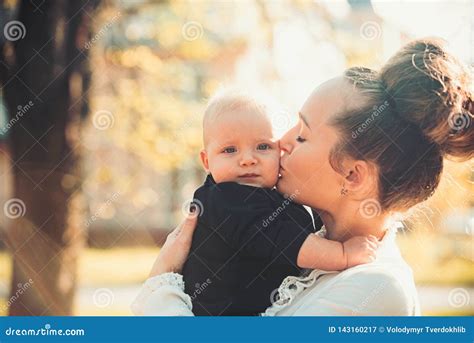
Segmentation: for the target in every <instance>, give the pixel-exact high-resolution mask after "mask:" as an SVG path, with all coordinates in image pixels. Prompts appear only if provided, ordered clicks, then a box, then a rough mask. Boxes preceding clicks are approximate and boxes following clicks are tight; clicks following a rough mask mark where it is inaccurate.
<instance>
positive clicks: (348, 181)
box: [344, 160, 374, 192]
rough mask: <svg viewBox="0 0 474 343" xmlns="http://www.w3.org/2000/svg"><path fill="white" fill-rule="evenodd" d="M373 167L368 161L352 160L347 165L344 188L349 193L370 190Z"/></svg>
mask: <svg viewBox="0 0 474 343" xmlns="http://www.w3.org/2000/svg"><path fill="white" fill-rule="evenodd" d="M373 173H374V170H373V167H372V165H371V164H370V163H369V162H367V161H362V160H352V161H350V162H348V163H347V164H346V169H345V177H344V187H345V188H346V189H347V190H348V191H349V192H359V191H360V190H362V189H369V188H370V187H371V186H372V182H373Z"/></svg>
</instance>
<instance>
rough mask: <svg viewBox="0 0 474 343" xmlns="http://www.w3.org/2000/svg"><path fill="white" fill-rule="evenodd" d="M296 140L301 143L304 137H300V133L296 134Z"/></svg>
mask: <svg viewBox="0 0 474 343" xmlns="http://www.w3.org/2000/svg"><path fill="white" fill-rule="evenodd" d="M296 141H297V142H298V143H303V142H305V141H306V139H304V138H303V137H301V136H300V135H298V136H296Z"/></svg>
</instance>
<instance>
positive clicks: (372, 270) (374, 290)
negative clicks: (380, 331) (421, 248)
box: [336, 261, 419, 315]
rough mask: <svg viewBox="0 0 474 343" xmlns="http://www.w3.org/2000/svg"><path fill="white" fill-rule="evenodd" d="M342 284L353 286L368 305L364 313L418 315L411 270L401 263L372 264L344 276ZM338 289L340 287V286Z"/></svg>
mask: <svg viewBox="0 0 474 343" xmlns="http://www.w3.org/2000/svg"><path fill="white" fill-rule="evenodd" d="M340 281H341V282H342V284H349V285H351V287H352V288H353V289H354V293H353V294H355V295H359V297H360V300H363V302H364V303H365V304H366V308H365V309H363V311H362V312H365V313H366V314H367V315H371V314H374V315H375V314H376V313H378V312H379V311H380V310H381V307H383V313H385V314H386V315H414V314H417V312H418V306H419V305H418V295H417V291H416V287H415V282H414V278H413V273H412V271H411V268H410V267H409V266H408V265H407V264H406V263H404V261H400V262H399V263H377V262H375V263H370V264H366V265H361V266H357V267H354V268H351V269H349V270H346V271H344V272H342V273H340ZM336 287H337V286H336Z"/></svg>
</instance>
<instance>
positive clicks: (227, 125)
mask: <svg viewBox="0 0 474 343" xmlns="http://www.w3.org/2000/svg"><path fill="white" fill-rule="evenodd" d="M207 141H208V144H207V146H206V148H205V149H204V150H203V151H202V152H201V159H202V161H203V164H204V167H205V168H206V170H207V171H208V172H210V173H211V174H212V176H213V178H214V180H215V181H216V182H217V183H220V182H226V181H233V182H237V183H240V184H246V185H250V186H255V187H265V188H271V187H273V186H274V185H275V184H276V182H277V180H278V171H279V166H280V148H279V144H278V141H277V140H275V139H274V138H273V132H272V127H271V123H270V122H269V120H268V119H267V118H266V117H265V116H264V115H263V114H261V113H259V112H257V111H255V110H249V109H239V110H234V111H232V112H228V113H221V114H219V115H218V116H216V118H215V120H214V121H213V122H212V124H210V126H209V129H208V131H207Z"/></svg>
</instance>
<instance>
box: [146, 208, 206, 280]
mask: <svg viewBox="0 0 474 343" xmlns="http://www.w3.org/2000/svg"><path fill="white" fill-rule="evenodd" d="M190 212H191V213H189V214H188V216H187V217H186V218H185V219H184V220H183V221H182V222H181V224H180V225H178V227H177V228H176V229H174V230H173V231H171V233H169V234H168V236H167V237H166V241H165V244H163V246H162V247H161V250H160V253H159V254H158V257H157V259H156V261H155V263H154V265H153V267H152V268H151V272H150V275H149V277H152V276H156V275H159V274H163V273H170V272H176V273H180V272H181V270H182V269H183V266H184V263H185V262H186V259H187V258H188V255H189V249H190V248H191V242H192V239H193V233H194V229H195V228H196V224H197V217H198V215H199V206H194V205H191V208H190Z"/></svg>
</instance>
